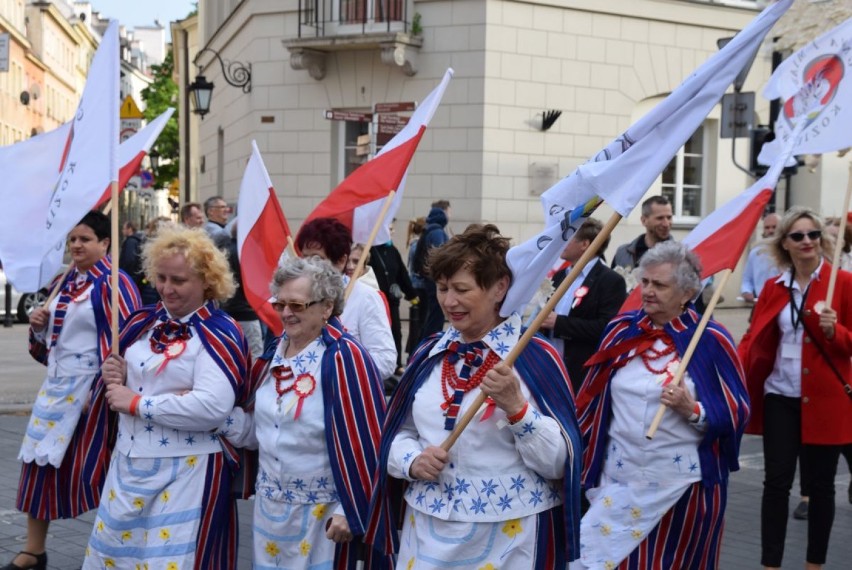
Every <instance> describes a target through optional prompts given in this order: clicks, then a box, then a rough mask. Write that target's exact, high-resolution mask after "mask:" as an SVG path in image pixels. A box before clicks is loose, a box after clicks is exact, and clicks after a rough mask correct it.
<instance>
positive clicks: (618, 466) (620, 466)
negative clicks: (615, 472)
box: [615, 459, 624, 469]
mask: <svg viewBox="0 0 852 570" xmlns="http://www.w3.org/2000/svg"><path fill="white" fill-rule="evenodd" d="M615 467H616V469H624V461H622V460H621V459H618V460H616V462H615Z"/></svg>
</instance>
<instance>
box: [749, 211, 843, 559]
mask: <svg viewBox="0 0 852 570" xmlns="http://www.w3.org/2000/svg"><path fill="white" fill-rule="evenodd" d="M822 230H823V223H822V220H821V219H820V217H819V216H818V215H817V214H816V213H814V212H813V211H811V210H809V209H807V208H801V207H795V208H791V209H790V210H789V211H788V212H787V213H786V214H785V215H784V217H783V218H782V219H781V222H780V223H779V224H778V230H777V231H776V233H775V236H774V237H773V238H772V240H771V241H770V243H769V248H770V250H771V252H772V254H773V255H774V257H775V260H776V262H777V263H778V266H779V267H781V268H782V269H783V270H784V272H783V273H782V274H781V275H780V276H778V277H774V278H772V279H769V280H768V281H767V282H766V284H765V285H764V287H763V292H762V293H761V295H760V297H759V299H758V302H757V305H756V306H755V308H754V314H753V316H752V321H751V326H750V328H749V330H748V332H747V333H746V335H745V336H744V337H743V340H742V342H741V343H740V348H739V351H740V355H741V356H742V360H743V365H744V367H745V372H746V377H747V378H748V387H749V394H750V395H751V399H752V405H753V417H752V420H751V423H750V424H749V433H756V434H763V456H764V469H765V475H764V482H763V502H762V505H761V542H762V555H761V564H763V565H764V567H766V568H780V567H781V560H782V557H783V555H784V540H785V536H786V533H787V510H788V507H789V505H788V501H789V496H790V488H791V486H792V484H793V478H794V476H795V473H796V458H797V457H798V456H799V454H802V462H803V464H806V465H807V468H808V469H809V473H810V476H809V480H810V486H809V491H810V504H809V509H808V549H807V560H806V566H805V567H806V568H808V569H814V568H821V567H822V565H823V564H825V559H826V552H827V550H828V539H829V535H830V534H831V526H832V523H833V520H834V475H835V472H836V471H837V458H838V454H839V453H840V449H841V446H843V445H845V444H848V443H852V386H850V385H849V383H850V381H852V365H850V357H852V274H850V273H847V272H845V271H840V272H839V273H838V275H837V284H836V289H835V292H834V298H833V299H827V298H826V297H827V294H828V281H829V275H830V273H831V267H830V265H829V264H828V263H827V262H826V261H825V258H824V255H828V256H829V257H830V255H831V252H832V248H833V244H832V243H831V241H829V240H828V239H827V238H826V237H825V236H824V235H823V231H822ZM829 305H830V306H829Z"/></svg>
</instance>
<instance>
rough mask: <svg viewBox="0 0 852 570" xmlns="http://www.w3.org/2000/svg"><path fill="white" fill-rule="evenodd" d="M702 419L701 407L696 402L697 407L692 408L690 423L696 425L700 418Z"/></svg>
mask: <svg viewBox="0 0 852 570" xmlns="http://www.w3.org/2000/svg"><path fill="white" fill-rule="evenodd" d="M700 417H701V406H700V405H699V404H698V402H695V406H693V407H692V415H690V416H689V418H688V419H689V421H690V422H693V423H694V422H697V421H698V418H700Z"/></svg>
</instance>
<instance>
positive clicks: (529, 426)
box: [523, 422, 535, 434]
mask: <svg viewBox="0 0 852 570" xmlns="http://www.w3.org/2000/svg"><path fill="white" fill-rule="evenodd" d="M534 431H535V426H534V425H533V423H532V422H527V423H525V424H524V431H523V433H529V434H531V433H532V432H534Z"/></svg>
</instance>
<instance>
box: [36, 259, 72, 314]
mask: <svg viewBox="0 0 852 570" xmlns="http://www.w3.org/2000/svg"><path fill="white" fill-rule="evenodd" d="M73 268H74V264H73V263H69V264H68V267H66V268H65V271H63V272H62V276H61V277H60V278H59V281H57V282H56V285H54V287H53V291H51V292H50V295H48V297H47V300H46V301H45V302H44V304H43V305H42V307H50V304H51V303H52V302H53V300H54V299H55V298H56V296H57V295H59V292H60V291H62V282H63V281H65V278H66V277H68V274H69V273H71V270H72V269H73Z"/></svg>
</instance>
